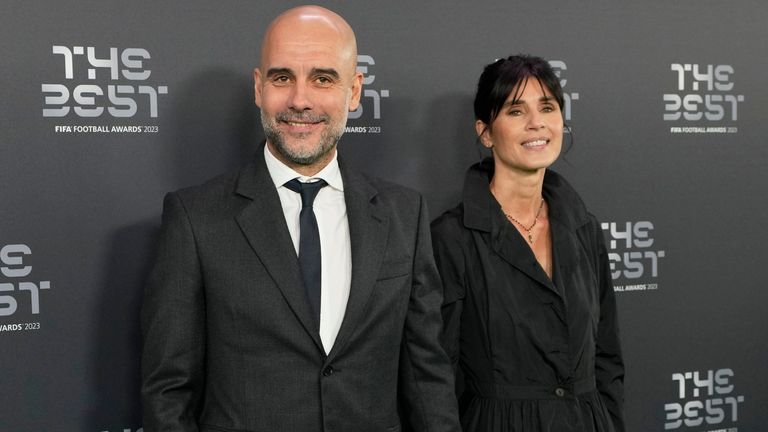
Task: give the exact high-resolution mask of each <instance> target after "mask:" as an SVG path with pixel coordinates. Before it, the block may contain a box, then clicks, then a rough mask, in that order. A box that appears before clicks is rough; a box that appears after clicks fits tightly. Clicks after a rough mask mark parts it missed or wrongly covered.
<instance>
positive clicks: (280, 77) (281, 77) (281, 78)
mask: <svg viewBox="0 0 768 432" xmlns="http://www.w3.org/2000/svg"><path fill="white" fill-rule="evenodd" d="M272 81H273V82H276V83H287V82H288V81H290V79H289V78H288V76H287V75H277V76H275V77H274V78H272Z"/></svg>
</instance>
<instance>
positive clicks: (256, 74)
mask: <svg viewBox="0 0 768 432" xmlns="http://www.w3.org/2000/svg"><path fill="white" fill-rule="evenodd" d="M253 95H254V102H256V106H258V107H259V108H261V71H260V70H259V68H255V69H253Z"/></svg>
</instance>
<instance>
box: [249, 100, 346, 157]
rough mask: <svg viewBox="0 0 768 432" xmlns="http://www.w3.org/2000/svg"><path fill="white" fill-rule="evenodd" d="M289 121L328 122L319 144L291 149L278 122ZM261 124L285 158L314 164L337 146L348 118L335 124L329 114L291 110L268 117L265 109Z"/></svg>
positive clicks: (270, 140)
mask: <svg viewBox="0 0 768 432" xmlns="http://www.w3.org/2000/svg"><path fill="white" fill-rule="evenodd" d="M288 121H303V122H324V123H326V128H325V129H324V130H323V132H322V133H321V134H320V140H319V142H318V143H317V145H315V146H312V147H311V148H309V149H307V150H303V151H302V150H300V149H298V148H296V149H291V148H289V147H288V146H287V145H286V144H285V139H284V137H283V133H282V132H281V131H280V130H279V129H278V127H277V124H278V122H288ZM261 125H262V127H263V129H264V135H265V136H266V138H267V140H268V141H269V142H270V143H272V145H273V146H274V147H275V149H276V150H277V151H278V152H279V153H280V154H281V155H282V156H283V157H284V158H286V159H287V160H289V161H290V162H292V163H295V164H297V165H312V164H313V163H315V162H317V161H318V160H319V159H320V158H322V157H323V156H325V155H326V154H328V152H330V151H331V150H333V149H334V148H335V147H336V144H337V143H338V142H339V139H341V135H342V134H343V133H344V126H345V125H346V118H344V119H342V121H340V122H338V123H336V124H334V123H332V122H331V120H330V117H328V116H327V115H323V116H318V115H314V114H307V113H298V114H297V113H293V112H290V111H283V112H279V113H277V114H275V117H274V118H267V117H266V116H265V115H264V111H262V112H261ZM303 135H304V134H301V135H299V136H298V137H297V139H303V138H304V136H303Z"/></svg>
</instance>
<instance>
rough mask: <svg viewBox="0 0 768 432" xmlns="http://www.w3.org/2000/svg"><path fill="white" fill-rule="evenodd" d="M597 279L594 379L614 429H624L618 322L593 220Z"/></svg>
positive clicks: (603, 251)
mask: <svg viewBox="0 0 768 432" xmlns="http://www.w3.org/2000/svg"><path fill="white" fill-rule="evenodd" d="M594 225H595V228H594V231H595V234H594V235H595V244H596V245H597V258H598V263H597V264H598V276H599V278H600V322H599V324H598V330H597V349H596V357H595V378H596V381H597V389H598V391H599V392H600V396H601V397H602V399H603V402H604V403H605V405H606V408H608V412H609V413H610V415H611V419H612V420H613V425H614V428H615V429H616V431H617V432H623V431H624V430H625V428H624V359H623V357H622V354H621V343H620V339H619V322H618V315H617V312H616V298H615V296H614V292H613V280H612V278H611V270H610V266H609V264H608V251H607V249H606V247H605V239H604V238H603V233H602V230H600V228H599V225H598V224H597V222H596V221H594Z"/></svg>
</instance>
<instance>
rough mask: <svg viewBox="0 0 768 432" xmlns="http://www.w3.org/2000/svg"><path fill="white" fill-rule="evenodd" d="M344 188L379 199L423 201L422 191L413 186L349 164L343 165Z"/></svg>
mask: <svg viewBox="0 0 768 432" xmlns="http://www.w3.org/2000/svg"><path fill="white" fill-rule="evenodd" d="M342 176H343V177H344V188H345V189H346V188H349V189H350V190H352V191H353V192H355V193H362V194H364V195H368V196H369V197H370V198H374V197H375V199H377V200H391V201H404V202H421V199H422V198H421V193H419V192H418V191H416V190H415V189H413V188H410V187H408V186H404V185H402V184H399V183H395V182H392V181H390V180H385V179H382V178H380V177H376V176H373V175H370V174H366V173H363V172H361V171H358V170H356V169H353V168H349V167H348V166H343V168H342Z"/></svg>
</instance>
